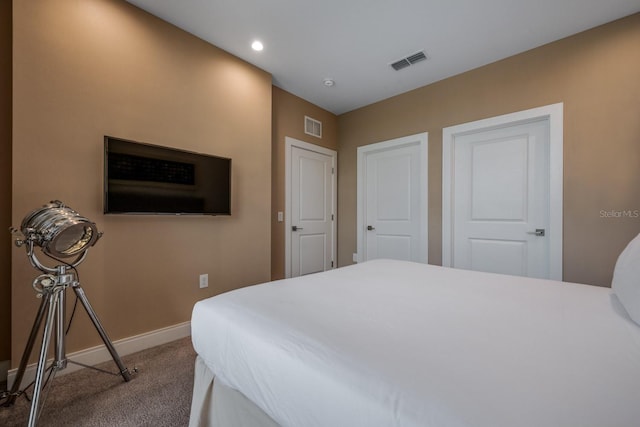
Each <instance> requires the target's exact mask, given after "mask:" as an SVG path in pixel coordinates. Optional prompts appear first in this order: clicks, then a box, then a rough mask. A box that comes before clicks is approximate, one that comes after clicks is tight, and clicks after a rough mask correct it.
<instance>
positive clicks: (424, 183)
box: [356, 132, 429, 264]
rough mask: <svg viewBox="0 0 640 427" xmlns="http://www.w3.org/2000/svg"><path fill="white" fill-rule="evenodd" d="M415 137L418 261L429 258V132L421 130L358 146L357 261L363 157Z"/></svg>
mask: <svg viewBox="0 0 640 427" xmlns="http://www.w3.org/2000/svg"><path fill="white" fill-rule="evenodd" d="M416 139H417V140H418V141H419V144H420V162H419V164H420V195H421V197H420V236H419V239H420V261H421V262H423V263H425V264H426V263H427V262H428V260H429V210H428V199H429V183H428V176H429V175H428V167H429V158H428V154H429V150H428V147H429V133H427V132H423V133H418V134H415V135H409V136H403V137H401V138H396V139H391V140H388V141H382V142H378V143H375V144H369V145H363V146H361V147H358V162H357V169H358V172H357V173H358V178H357V179H358V182H357V195H356V198H357V200H356V203H357V207H356V216H357V220H356V227H357V237H356V238H357V246H356V247H357V249H356V251H357V262H363V261H364V227H365V218H364V211H365V209H364V202H365V200H364V190H365V189H364V185H365V163H364V162H365V158H366V156H367V155H368V154H371V153H373V152H376V151H383V150H388V149H390V148H401V147H403V146H406V145H408V144H411V143H415V141H416Z"/></svg>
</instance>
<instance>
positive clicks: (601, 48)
mask: <svg viewBox="0 0 640 427" xmlns="http://www.w3.org/2000/svg"><path fill="white" fill-rule="evenodd" d="M639 47H640V14H636V15H632V16H630V17H627V18H625V19H622V20H619V21H617V22H613V23H610V24H607V25H604V26H602V27H598V28H595V29H592V30H589V31H586V32H584V33H581V34H578V35H575V36H572V37H570V38H567V39H564V40H561V41H558V42H555V43H552V44H549V45H546V46H543V47H540V48H537V49H534V50H531V51H528V52H525V53H523V54H520V55H517V56H513V57H511V58H508V59H505V60H502V61H499V62H496V63H493V64H490V65H487V66H485V67H482V68H478V69H476V70H473V71H470V72H467V73H464V74H461V75H458V76H456V77H452V78H449V79H447V80H443V81H440V82H438V83H435V84H432V85H429V86H426V87H423V88H420V89H416V90H414V91H411V92H408V93H405V94H403V95H400V96H397V97H394V98H391V99H388V100H385V101H382V102H379V103H377V104H374V105H371V106H368V107H365V108H361V109H359V110H355V111H352V112H350V113H347V114H344V115H342V116H340V117H339V131H340V132H339V141H340V150H339V153H340V157H339V160H338V164H339V167H338V171H339V174H340V180H339V190H338V194H339V198H338V213H339V218H340V221H339V223H338V235H339V237H340V238H339V241H338V244H339V249H338V253H339V265H341V266H344V265H348V264H351V262H352V261H351V254H352V253H353V252H355V250H356V203H355V200H356V197H355V195H356V155H357V153H356V149H357V147H358V146H361V145H366V144H371V143H374V142H378V141H384V140H387V139H391V138H395V137H399V136H404V135H411V134H415V133H418V132H424V131H428V132H429V199H428V200H429V262H430V263H432V264H441V263H442V248H441V242H442V218H441V217H442V214H441V211H442V189H441V186H442V129H443V127H447V126H452V125H456V124H460V123H465V122H469V121H474V120H478V119H482V118H487V117H492V116H497V115H501V114H506V113H511V112H515V111H521V110H526V109H529V108H533V107H538V106H542V105H548V104H553V103H557V102H564V194H565V196H564V279H565V280H567V281H575V282H581V283H589V284H594V285H603V286H609V285H610V282H611V276H612V272H613V267H614V264H615V260H616V257H617V255H618V254H619V253H620V251H621V250H622V248H624V246H625V245H626V243H627V242H628V241H630V240H631V239H632V238H633V237H634V236H635V235H636V234H637V233H638V232H640V218H630V217H627V218H616V219H612V218H602V217H601V213H600V212H601V210H605V211H610V210H636V209H639V210H640V187H639V185H640V48H639ZM436 60H437V58H433V61H436ZM424 69H425V72H428V64H425V65H424Z"/></svg>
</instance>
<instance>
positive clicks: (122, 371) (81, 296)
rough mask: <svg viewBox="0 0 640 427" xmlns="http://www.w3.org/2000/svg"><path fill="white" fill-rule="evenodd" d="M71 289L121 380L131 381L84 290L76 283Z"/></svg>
mask: <svg viewBox="0 0 640 427" xmlns="http://www.w3.org/2000/svg"><path fill="white" fill-rule="evenodd" d="M72 287H73V291H74V292H75V293H76V295H77V296H78V299H79V300H80V302H81V303H82V306H83V307H84V309H85V310H86V311H87V314H88V315H89V317H90V318H91V321H92V322H93V325H94V326H95V327H96V329H97V330H98V333H99V334H100V338H102V341H103V342H104V345H105V347H107V350H109V353H111V358H112V359H113V361H114V362H115V363H116V365H117V366H118V369H119V370H120V375H122V378H124V380H125V381H129V380H130V379H131V373H130V372H129V370H128V369H127V368H126V367H125V366H124V363H122V360H121V359H120V356H119V355H118V352H117V351H116V349H115V347H114V346H113V344H112V343H111V340H110V339H109V336H108V335H107V333H106V332H105V330H104V328H103V327H102V324H101V323H100V320H98V316H97V315H96V313H95V311H93V308H92V307H91V304H90V303H89V300H88V299H87V296H86V295H85V293H84V290H83V289H82V287H81V286H80V283H77V282H76V283H74V284H73V285H72Z"/></svg>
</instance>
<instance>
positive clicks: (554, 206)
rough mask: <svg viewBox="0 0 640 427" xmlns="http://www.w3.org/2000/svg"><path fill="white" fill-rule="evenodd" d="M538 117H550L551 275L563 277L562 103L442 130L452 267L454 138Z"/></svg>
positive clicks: (446, 242) (447, 256)
mask: <svg viewBox="0 0 640 427" xmlns="http://www.w3.org/2000/svg"><path fill="white" fill-rule="evenodd" d="M539 119H548V120H549V156H550V158H549V174H550V176H549V178H550V179H549V187H550V188H549V208H550V212H549V234H548V235H549V239H550V240H549V251H550V252H549V258H550V263H549V275H550V278H551V279H554V280H562V201H563V199H562V191H563V190H562V188H563V103H558V104H552V105H546V106H543V107H538V108H532V109H530V110H524V111H519V112H516V113H511V114H505V115H502V116H497V117H491V118H488V119H484V120H478V121H474V122H469V123H464V124H460V125H456V126H450V127H447V128H444V129H443V130H442V265H443V266H445V267H451V261H452V251H453V240H452V239H453V229H452V227H453V213H454V212H453V211H454V206H453V205H452V200H453V197H452V191H454V183H453V173H454V170H453V169H454V160H455V159H454V149H455V138H456V136H458V135H462V134H465V133H469V132H478V131H482V130H489V129H491V128H498V127H504V126H508V125H514V124H518V123H522V122H528V121H533V120H539Z"/></svg>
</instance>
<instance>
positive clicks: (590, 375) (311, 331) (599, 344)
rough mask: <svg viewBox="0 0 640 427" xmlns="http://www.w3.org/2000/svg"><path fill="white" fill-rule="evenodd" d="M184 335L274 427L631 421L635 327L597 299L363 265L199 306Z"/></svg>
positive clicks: (637, 380)
mask: <svg viewBox="0 0 640 427" xmlns="http://www.w3.org/2000/svg"><path fill="white" fill-rule="evenodd" d="M191 326H192V337H193V343H194V346H195V349H196V351H197V352H198V354H199V355H200V356H201V357H202V358H203V359H204V361H205V363H206V364H207V366H208V367H209V368H210V369H211V370H212V371H213V372H214V374H215V375H216V376H217V379H219V380H220V381H222V382H224V383H226V384H227V385H229V386H231V387H233V388H235V389H237V390H239V391H240V392H242V393H243V394H244V395H245V396H247V397H248V398H249V399H250V400H252V401H253V402H255V403H256V404H257V405H258V406H259V407H260V408H262V410H263V411H265V412H266V413H267V414H268V415H269V416H271V417H272V418H273V419H274V420H275V421H276V422H278V423H279V424H280V425H282V426H290V427H320V426H323V427H339V426H345V427H346V426H349V427H358V426H362V427H375V426H385V427H386V426H437V427H453V426H455V427H458V426H474V427H485V426H486V427H500V426H505V427H516V426H531V427H552V426H558V427H572V426H576V427H589V426H593V427H616V426H621V427H622V426H624V427H636V426H640V326H639V325H637V324H635V323H633V321H631V320H630V319H629V317H628V316H627V314H626V312H625V311H624V308H622V306H621V305H620V304H619V303H618V301H617V299H616V297H615V296H614V295H613V294H612V292H611V290H610V289H605V288H598V287H594V286H588V285H579V284H571V283H564V282H556V281H545V280H538V279H528V278H520V277H512V276H504V275H495V274H486V273H477V272H470V271H464V270H454V269H448V268H443V267H436V266H430V265H423V264H415V263H407V262H401V261H391V260H377V261H370V262H367V263H363V264H358V265H354V266H350V267H345V268H340V269H337V270H332V271H329V272H326V273H320V274H314V275H310V276H305V277H300V278H295V279H288V280H283V281H276V282H271V283H266V284H262V285H257V286H251V287H247V288H243V289H239V290H236V291H232V292H228V293H226V294H223V295H219V296H216V297H213V298H210V299H207V300H204V301H200V302H198V303H197V304H196V305H195V307H194V310H193V317H192V324H191Z"/></svg>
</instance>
